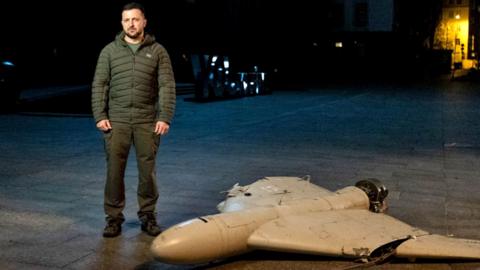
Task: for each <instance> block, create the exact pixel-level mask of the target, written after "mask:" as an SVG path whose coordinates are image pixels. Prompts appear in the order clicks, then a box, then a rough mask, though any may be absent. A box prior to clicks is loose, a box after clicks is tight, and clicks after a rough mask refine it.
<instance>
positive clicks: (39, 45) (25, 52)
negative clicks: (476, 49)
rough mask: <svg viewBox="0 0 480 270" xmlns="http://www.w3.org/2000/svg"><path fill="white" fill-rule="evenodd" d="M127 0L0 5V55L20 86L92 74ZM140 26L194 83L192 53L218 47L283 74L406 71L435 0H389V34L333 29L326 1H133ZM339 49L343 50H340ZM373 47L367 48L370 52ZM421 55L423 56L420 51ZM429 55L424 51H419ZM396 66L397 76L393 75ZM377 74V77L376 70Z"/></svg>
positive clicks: (306, 76)
mask: <svg viewBox="0 0 480 270" xmlns="http://www.w3.org/2000/svg"><path fill="white" fill-rule="evenodd" d="M127 2H129V1H114V0H103V1H90V0H89V1H61V2H57V1H41V2H40V1H37V2H19V1H16V2H8V3H5V4H2V11H3V12H2V13H3V14H5V15H2V17H1V18H0V22H1V25H2V31H1V34H0V35H1V37H0V38H1V45H0V46H1V48H2V51H1V53H2V56H4V55H6V56H7V57H8V58H9V59H13V61H14V62H15V63H16V64H17V65H18V68H19V69H20V70H21V74H22V78H23V79H22V83H23V84H24V87H36V86H42V85H50V86H51V85H64V84H84V83H90V81H91V79H92V77H93V72H94V68H95V63H96V59H97V57H98V54H99V52H100V50H101V49H102V48H103V46H105V45H106V44H107V43H109V42H110V41H112V40H113V39H114V37H115V35H116V34H117V33H118V32H119V31H120V30H121V25H120V18H121V9H122V6H123V5H124V4H125V3H127ZM140 2H141V3H142V4H144V5H145V7H146V11H147V14H146V15H147V19H148V26H147V31H149V32H151V33H153V34H154V35H155V36H156V38H157V41H159V42H160V43H161V44H163V45H164V46H165V47H166V48H167V50H168V51H169V53H170V54H171V58H172V62H173V66H174V70H175V75H176V78H177V81H183V82H191V81H193V77H192V76H193V75H192V70H191V62H190V56H191V54H213V53H215V54H225V55H229V56H230V57H231V62H232V65H233V67H234V68H235V69H241V70H248V69H250V68H252V66H253V65H257V66H260V67H261V68H262V69H263V70H265V71H267V72H270V73H273V72H274V71H275V72H276V73H277V78H281V79H282V80H285V81H309V80H310V81H321V80H325V79H328V78H331V75H332V74H337V75H338V74H341V75H339V77H343V78H350V77H358V76H369V75H372V77H375V76H376V75H379V76H380V77H385V76H390V77H393V78H396V79H405V78H406V77H409V76H415V74H418V72H416V71H418V70H415V68H419V65H418V64H419V61H422V65H421V67H423V66H425V65H427V64H428V63H425V60H424V59H420V58H421V57H420V56H421V55H423V54H424V51H425V48H424V44H425V40H428V39H429V37H431V36H432V35H433V31H434V28H435V25H436V22H437V20H438V17H439V14H440V8H441V1H440V0H425V1H413V0H402V1H396V3H395V16H394V25H393V31H392V33H375V34H372V33H349V34H347V35H345V34H344V33H343V34H342V33H338V32H335V31H332V22H335V21H336V20H337V21H338V18H334V16H335V15H332V13H331V10H330V9H329V7H330V5H331V1H306V0H297V1H253V0H163V1H140ZM339 35H342V37H344V38H345V36H346V37H347V38H349V39H352V40H353V39H355V40H357V39H359V40H362V39H363V40H364V42H367V43H368V44H367V45H368V49H369V50H370V51H375V54H374V55H375V57H368V59H367V58H363V59H360V58H358V57H357V55H355V51H354V50H352V51H348V50H344V52H342V54H341V55H340V54H338V53H337V54H335V52H334V51H332V44H333V42H334V41H335V39H337V38H338V36H339ZM345 52H346V53H345ZM372 55H373V54H372ZM422 57H423V56H422ZM425 59H426V58H425ZM398 73H402V76H401V77H399V76H393V75H394V74H398ZM379 76H377V77H379Z"/></svg>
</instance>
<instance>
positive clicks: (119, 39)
mask: <svg viewBox="0 0 480 270" xmlns="http://www.w3.org/2000/svg"><path fill="white" fill-rule="evenodd" d="M124 37H125V32H124V31H121V32H120V33H118V34H117V36H116V37H115V41H116V42H118V43H119V44H120V45H122V46H124V47H125V46H128V43H127V42H126V41H125V40H124ZM154 42H155V36H153V35H150V34H149V33H146V32H145V37H144V38H143V42H142V43H140V46H142V47H143V46H147V45H150V44H152V43H154Z"/></svg>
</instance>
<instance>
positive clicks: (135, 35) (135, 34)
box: [125, 29, 142, 39]
mask: <svg viewBox="0 0 480 270" xmlns="http://www.w3.org/2000/svg"><path fill="white" fill-rule="evenodd" d="M125 35H126V36H127V37H129V38H131V39H137V38H138V37H140V36H141V35H142V32H140V31H135V32H130V29H129V30H128V31H126V32H125Z"/></svg>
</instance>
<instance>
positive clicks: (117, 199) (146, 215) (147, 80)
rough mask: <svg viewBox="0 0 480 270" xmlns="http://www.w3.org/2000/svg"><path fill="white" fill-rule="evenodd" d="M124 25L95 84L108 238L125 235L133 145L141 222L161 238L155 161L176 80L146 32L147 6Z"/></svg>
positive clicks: (129, 14)
mask: <svg viewBox="0 0 480 270" xmlns="http://www.w3.org/2000/svg"><path fill="white" fill-rule="evenodd" d="M121 23H122V27H123V31H122V32H121V33H120V34H118V35H117V37H116V39H115V40H114V41H113V42H111V43H110V44H108V45H107V46H105V47H104V48H103V50H102V51H101V53H100V56H99V58H98V63H97V67H96V70H95V76H94V79H93V84H92V111H93V116H94V118H95V121H96V126H97V128H98V129H99V130H101V131H102V132H103V134H104V141H105V152H106V160H107V179H106V183H105V198H104V210H105V214H106V221H107V225H106V226H105V229H104V231H103V236H104V237H115V236H118V235H120V234H121V231H122V223H123V222H124V220H125V218H124V216H123V213H122V211H123V209H124V208H125V184H124V175H125V167H126V162H127V158H128V153H129V149H130V146H131V144H133V145H134V147H135V152H136V158H137V163H138V172H139V177H138V178H139V182H138V189H137V199H138V205H139V210H138V213H137V214H138V218H139V219H140V221H141V224H142V225H141V229H142V231H144V232H146V233H147V234H148V235H151V236H156V235H158V234H160V233H161V229H160V227H159V226H158V225H157V221H156V217H155V205H156V203H157V199H158V190H157V186H156V176H155V174H156V172H155V159H156V154H157V150H158V146H159V142H160V136H161V135H165V134H167V133H168V130H169V128H170V123H171V120H172V118H173V115H174V111H175V80H174V75H173V71H172V66H171V62H170V57H169V55H168V53H167V51H166V50H165V48H164V47H163V46H162V45H160V44H158V43H157V42H155V39H154V37H153V36H152V35H149V34H147V33H146V32H144V29H145V26H146V25H147V20H146V18H145V11H144V8H143V6H142V5H140V4H138V3H130V4H127V5H125V6H124V7H123V11H122V22H121Z"/></svg>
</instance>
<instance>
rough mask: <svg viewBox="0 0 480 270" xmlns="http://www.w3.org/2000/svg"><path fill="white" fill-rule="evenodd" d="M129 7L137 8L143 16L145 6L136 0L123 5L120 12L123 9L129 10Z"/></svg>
mask: <svg viewBox="0 0 480 270" xmlns="http://www.w3.org/2000/svg"><path fill="white" fill-rule="evenodd" d="M131 9H139V10H140V11H141V12H142V13H143V16H145V8H144V7H143V5H142V4H140V3H138V2H131V3H128V4H126V5H125V6H123V9H122V12H123V11H125V10H131Z"/></svg>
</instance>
